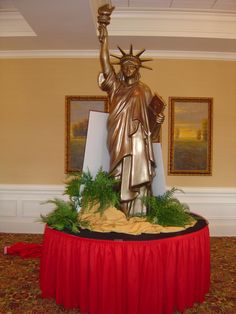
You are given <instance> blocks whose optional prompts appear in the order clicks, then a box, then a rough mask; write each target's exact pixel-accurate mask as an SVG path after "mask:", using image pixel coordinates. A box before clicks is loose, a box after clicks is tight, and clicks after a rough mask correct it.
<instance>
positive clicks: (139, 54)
mask: <svg viewBox="0 0 236 314" xmlns="http://www.w3.org/2000/svg"><path fill="white" fill-rule="evenodd" d="M144 51H146V49H143V50H141V51H140V52H138V53H137V54H136V55H135V57H140V56H141V54H143V53H144Z"/></svg>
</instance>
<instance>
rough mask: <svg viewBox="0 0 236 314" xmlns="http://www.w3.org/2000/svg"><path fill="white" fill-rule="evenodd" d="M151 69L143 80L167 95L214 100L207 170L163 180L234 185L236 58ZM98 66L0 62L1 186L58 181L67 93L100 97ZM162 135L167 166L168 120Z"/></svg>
mask: <svg viewBox="0 0 236 314" xmlns="http://www.w3.org/2000/svg"><path fill="white" fill-rule="evenodd" d="M150 65H151V64H150ZM152 67H153V69H154V70H153V71H148V70H143V71H142V80H143V81H144V82H145V83H147V84H148V85H149V86H150V87H151V89H152V90H153V91H157V92H158V93H159V94H160V95H161V96H162V97H163V98H164V99H165V100H166V101H168V97H169V96H189V97H213V99H214V103H213V175H212V176H167V185H168V186H176V187H178V186H193V187H194V186H203V187H204V186H205V187H207V186H208V187H235V186H236V62H230V61H227V62H226V61H225V62H224V61H194V60H156V61H154V62H152ZM98 72H99V63H98V61H97V60H96V59H90V60H88V59H18V60H17V59H16V60H15V59H8V60H7V59H2V60H0V92H1V97H0V145H1V146H0V184H61V183H63V180H64V178H65V174H64V150H65V145H64V144H65V95H103V93H102V92H101V91H100V90H99V88H98V87H97V74H98ZM166 115H167V114H166ZM162 141H163V157H164V163H165V169H167V149H168V118H167V119H166V121H165V125H164V127H163V139H162ZM166 172H167V170H166Z"/></svg>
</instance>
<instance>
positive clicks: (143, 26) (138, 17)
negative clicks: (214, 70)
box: [109, 10, 236, 39]
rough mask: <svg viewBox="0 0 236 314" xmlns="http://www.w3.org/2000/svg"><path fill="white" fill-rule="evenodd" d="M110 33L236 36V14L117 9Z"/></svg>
mask: <svg viewBox="0 0 236 314" xmlns="http://www.w3.org/2000/svg"><path fill="white" fill-rule="evenodd" d="M109 34H110V36H155V37H157V36H158V37H160V36H162V37H163V36H164V37H165V36H170V37H190V38H224V39H236V14H232V13H219V12H214V13H210V12H197V11H196V12H193V11H192V12H185V11H165V10H158V11H129V10H117V11H114V13H113V14H112V23H111V24H110V25H109Z"/></svg>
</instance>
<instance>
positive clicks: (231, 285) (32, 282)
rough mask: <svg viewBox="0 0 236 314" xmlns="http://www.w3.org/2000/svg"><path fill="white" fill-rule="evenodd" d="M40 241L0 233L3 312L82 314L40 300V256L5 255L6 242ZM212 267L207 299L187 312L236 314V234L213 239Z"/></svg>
mask: <svg viewBox="0 0 236 314" xmlns="http://www.w3.org/2000/svg"><path fill="white" fill-rule="evenodd" d="M41 241H42V235H29V234H28V235H27V234H4V233H0V314H44V313H47V314H56V313H59V314H60V313H67V314H76V313H77V314H79V311H78V310H70V311H67V310H64V309H63V307H61V306H58V305H56V304H55V302H54V300H45V299H41V297H40V289H39V259H21V258H20V257H17V256H9V255H3V247H4V246H6V245H11V244H14V243H16V242H29V243H41ZM211 269H212V274H211V290H210V293H209V294H208V295H207V296H206V301H205V302H204V303H202V304H195V305H194V307H193V308H192V309H188V310H186V311H185V312H184V314H194V313H198V314H216V313H222V314H236V237H231V238H228V237H222V238H211ZM111 314H112V313H111ZM147 314H148V313H147Z"/></svg>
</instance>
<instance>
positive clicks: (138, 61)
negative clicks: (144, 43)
mask: <svg viewBox="0 0 236 314" xmlns="http://www.w3.org/2000/svg"><path fill="white" fill-rule="evenodd" d="M118 49H119V50H120V52H121V54H122V56H121V57H119V56H116V55H113V54H111V56H112V57H115V58H117V59H119V61H117V62H112V64H124V63H131V64H134V65H136V66H138V67H141V68H145V69H149V70H152V68H149V67H147V66H144V65H142V62H147V61H151V60H152V59H147V58H145V59H144V58H140V56H141V54H143V53H144V51H145V49H143V50H141V51H140V52H138V53H137V54H136V55H134V54H133V46H132V45H130V50H129V53H126V52H125V51H124V50H122V49H121V48H120V47H119V46H118Z"/></svg>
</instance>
